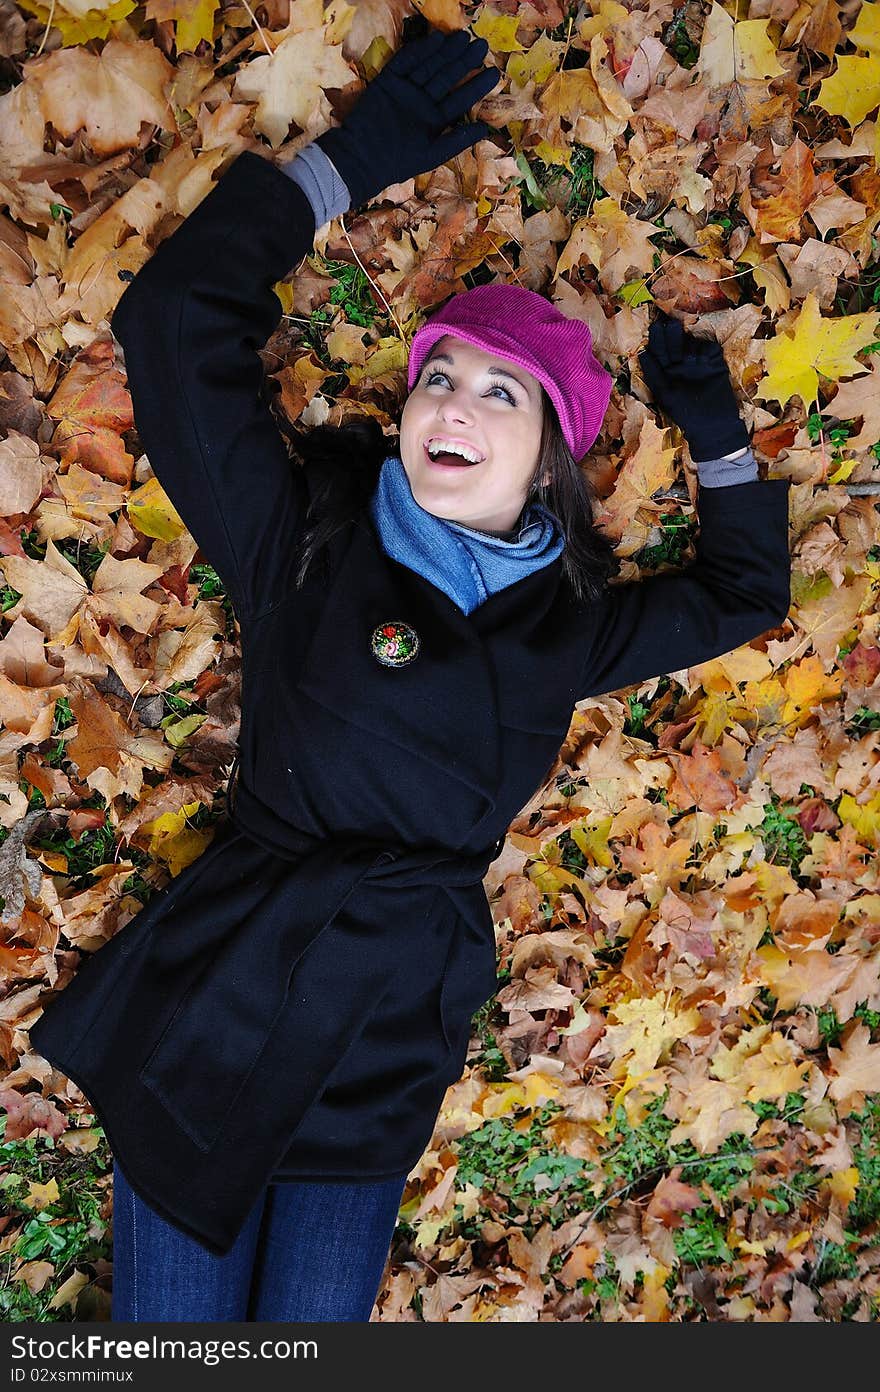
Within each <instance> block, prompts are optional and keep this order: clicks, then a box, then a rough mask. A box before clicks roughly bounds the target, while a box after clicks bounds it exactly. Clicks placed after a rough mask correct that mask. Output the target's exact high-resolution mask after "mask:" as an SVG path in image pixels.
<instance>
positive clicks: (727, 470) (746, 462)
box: [696, 445, 758, 488]
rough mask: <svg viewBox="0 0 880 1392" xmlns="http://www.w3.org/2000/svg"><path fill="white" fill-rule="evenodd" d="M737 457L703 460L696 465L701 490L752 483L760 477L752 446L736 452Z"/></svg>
mask: <svg viewBox="0 0 880 1392" xmlns="http://www.w3.org/2000/svg"><path fill="white" fill-rule="evenodd" d="M736 455H737V457H736V458H734V459H731V458H721V459H701V460H699V461H697V463H696V469H697V478H698V479H699V481H700V487H701V488H726V487H727V486H728V485H729V484H732V483H752V482H754V480H755V479H756V478H757V477H758V461H757V460H756V459H755V456H754V454H753V453H752V447H751V445H746V446H745V447H744V448H743V449H742V450H737V451H736Z"/></svg>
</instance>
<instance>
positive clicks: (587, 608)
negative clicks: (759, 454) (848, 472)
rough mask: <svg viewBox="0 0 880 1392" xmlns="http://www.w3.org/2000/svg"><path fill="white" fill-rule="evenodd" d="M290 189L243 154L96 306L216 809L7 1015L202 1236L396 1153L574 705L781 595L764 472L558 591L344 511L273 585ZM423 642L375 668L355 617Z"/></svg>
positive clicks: (307, 470)
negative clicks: (213, 716) (183, 562)
mask: <svg viewBox="0 0 880 1392" xmlns="http://www.w3.org/2000/svg"><path fill="white" fill-rule="evenodd" d="M314 233H315V223H314V215H313V212H312V209H311V205H310V204H309V202H308V200H307V198H306V197H305V195H304V193H303V192H302V190H301V189H300V188H299V186H298V185H297V184H295V183H294V182H293V181H292V180H291V179H289V178H288V177H287V176H286V175H284V174H283V173H282V172H281V170H280V169H278V168H277V166H276V165H274V164H273V163H271V162H270V161H268V160H266V159H264V158H263V157H261V156H260V155H257V154H255V153H253V152H251V151H246V152H244V153H242V154H240V155H239V156H238V157H237V158H236V159H235V160H234V161H233V162H232V164H231V165H230V166H229V167H228V169H227V171H226V173H225V174H224V175H223V176H222V177H221V178H220V179H219V180H218V181H217V183H216V185H215V186H214V187H213V188H212V190H211V191H210V193H209V194H208V195H207V196H206V197H205V198H204V199H203V200H202V202H201V203H200V204H199V206H198V207H197V208H196V209H195V210H194V211H193V212H192V213H190V215H189V216H188V217H187V218H185V219H184V221H183V222H182V223H181V225H180V226H179V227H178V228H177V229H176V230H175V231H174V233H173V234H172V235H171V236H170V237H167V238H166V239H165V240H164V241H163V242H162V243H161V245H160V246H159V247H158V249H157V250H156V252H155V253H154V254H153V256H152V258H151V259H150V260H149V261H148V262H147V263H146V265H145V266H144V267H143V268H142V269H141V270H140V271H139V272H138V274H137V275H136V277H135V279H134V281H133V282H132V283H131V284H130V286H129V287H128V288H127V289H126V290H125V292H124V294H123V296H122V298H121V300H120V302H119V305H118V307H117V309H116V310H115V312H114V314H113V318H112V327H113V331H114V334H115V335H116V336H117V338H118V339H119V340H120V342H121V343H122V345H123V348H124V350H125V361H126V369H127V372H128V379H129V385H130V389H131V392H132V398H133V402H134V407H135V418H136V422H137V427H138V432H139V435H140V438H141V441H142V443H143V445H144V447H145V449H146V451H147V453H148V455H149V459H150V463H151V465H152V468H153V470H154V472H155V474H156V475H157V477H158V478H159V480H160V482H161V483H162V485H163V487H164V488H165V490H166V492H167V493H168V495H169V497H170V498H171V499H172V501H173V503H174V505H175V507H176V508H177V509H178V511H179V512H180V515H181V516H182V517H183V519H184V520H185V522H186V523H187V526H188V527H189V529H190V531H191V533H192V535H193V536H194V538H195V539H196V541H197V542H198V544H199V546H200V548H201V549H202V551H203V552H204V554H205V556H206V557H207V558H208V560H209V561H210V562H211V563H212V564H213V565H214V566H215V568H216V570H217V571H218V573H219V574H220V576H221V577H222V579H223V581H224V582H225V584H226V587H227V591H228V594H229V596H230V598H231V600H232V602H233V605H234V608H235V611H236V616H237V618H238V620H239V623H240V630H241V651H242V720H241V731H240V741H239V760H240V762H239V770H238V776H237V778H236V780H235V787H234V789H233V794H234V795H233V798H232V806H231V815H230V817H229V818H228V819H223V820H221V822H220V823H219V824H218V828H217V831H216V834H215V838H214V840H213V842H212V843H211V845H210V846H209V847H208V849H207V850H206V851H205V852H204V854H203V855H202V856H201V857H200V858H199V859H198V860H197V861H196V862H195V863H194V864H192V865H190V866H189V867H188V868H187V869H185V870H184V871H183V872H182V873H181V874H179V875H178V876H177V877H176V878H175V879H173V880H172V881H171V883H170V884H168V885H167V886H166V887H165V888H164V889H162V890H160V891H158V892H157V893H155V894H154V895H153V897H152V898H151V900H150V901H149V902H148V903H147V904H146V905H145V906H144V908H143V909H142V910H141V911H140V912H139V913H138V914H137V915H136V916H135V917H134V918H133V919H132V920H131V921H130V922H129V923H128V924H126V925H125V927H124V928H122V929H121V930H120V931H119V932H117V933H116V935H115V936H114V937H113V938H112V939H111V940H110V941H109V942H108V943H107V944H106V945H105V946H104V947H102V948H101V949H100V951H98V952H97V953H95V954H94V955H93V956H92V957H90V958H87V959H85V960H84V961H83V963H82V964H81V966H80V968H79V970H78V972H77V974H76V976H75V977H74V978H73V980H72V981H71V982H70V983H69V984H68V985H67V986H66V987H65V988H64V989H63V990H62V991H61V992H59V993H58V995H57V996H56V997H55V998H54V1000H51V1001H50V1002H49V1003H48V1005H47V1006H46V1008H45V1010H44V1012H43V1014H42V1016H41V1017H40V1019H39V1020H38V1021H37V1023H36V1024H35V1025H34V1026H33V1028H32V1030H31V1041H32V1045H33V1047H34V1049H36V1050H37V1051H38V1052H39V1053H41V1054H43V1055H44V1056H45V1057H46V1058H47V1059H49V1060H50V1061H51V1062H52V1063H53V1064H55V1065H56V1066H57V1067H58V1068H59V1069H61V1070H62V1072H63V1073H64V1074H65V1075H67V1076H68V1077H70V1078H72V1079H73V1081H74V1082H75V1083H76V1084H77V1085H78V1086H79V1087H80V1088H81V1089H82V1091H83V1092H84V1093H85V1094H86V1096H87V1097H88V1098H89V1100H90V1102H91V1103H92V1105H93V1106H94V1108H95V1111H96V1114H97V1116H98V1118H99V1120H100V1122H101V1124H102V1125H103V1127H104V1129H105V1132H106V1134H107V1138H108V1140H109V1143H110V1146H111V1148H112V1150H113V1152H114V1154H115V1156H116V1158H117V1160H118V1162H119V1163H120V1165H121V1166H122V1169H123V1170H124V1171H125V1173H126V1175H127V1177H128V1179H129V1181H130V1182H131V1184H132V1185H133V1186H134V1188H135V1189H136V1190H137V1191H138V1192H139V1193H140V1194H141V1195H142V1197H143V1198H144V1199H145V1200H146V1201H147V1202H148V1203H149V1204H150V1205H151V1206H152V1207H153V1208H154V1209H155V1210H156V1211H157V1212H159V1213H160V1214H161V1215H162V1216H164V1217H165V1218H166V1219H167V1220H168V1221H170V1222H171V1223H173V1224H175V1225H176V1226H177V1227H178V1228H179V1229H180V1230H181V1231H183V1232H186V1233H188V1234H189V1235H190V1236H192V1237H193V1238H195V1239H196V1240H197V1241H198V1242H199V1243H200V1244H201V1245H203V1246H204V1247H205V1248H206V1249H207V1250H209V1251H211V1252H214V1253H215V1254H217V1255H221V1254H223V1253H225V1252H227V1251H228V1250H229V1248H230V1246H231V1245H232V1243H233V1241H234V1240H235V1238H236V1236H237V1234H238V1232H239V1230H240V1228H241V1226H242V1224H243V1222H244V1220H245V1217H246V1216H247V1213H248V1211H249V1210H250V1208H251V1206H252V1205H253V1204H254V1203H255V1202H256V1201H257V1199H258V1197H259V1195H260V1191H261V1188H262V1187H263V1186H264V1185H265V1184H266V1183H267V1182H268V1181H270V1180H279V1179H295V1178H297V1177H305V1176H309V1177H312V1178H321V1179H333V1178H338V1179H349V1180H350V1179H360V1180H369V1179H373V1178H379V1177H383V1176H390V1175H392V1174H401V1173H404V1172H408V1171H409V1170H410V1169H412V1168H413V1166H414V1165H415V1164H416V1163H417V1161H418V1159H419V1157H420V1155H421V1154H422V1152H423V1150H424V1148H425V1146H426V1145H427V1143H428V1142H429V1140H430V1137H431V1134H432V1130H433V1127H434V1124H435V1121H436V1117H437V1113H438V1110H439V1107H440V1104H441V1102H442V1099H443V1096H444V1093H445V1091H446V1089H447V1088H448V1087H449V1085H450V1084H451V1083H452V1082H454V1081H455V1080H456V1079H457V1078H458V1077H459V1076H460V1074H461V1071H462V1068H463V1065H464V1060H465V1057H466V1052H467V1044H468V1037H469V1026H470V1020H471V1016H472V1014H473V1012H474V1011H475V1010H476V1009H477V1008H478V1007H479V1006H480V1005H481V1004H483V1002H485V1001H486V1000H488V999H489V997H490V996H491V995H492V994H493V992H494V990H495V987H496V974H495V941H494V930H493V923H492V915H491V912H490V909H489V904H488V901H487V898H486V893H485V890H484V887H483V884H482V880H483V878H484V876H485V874H486V871H487V869H488V866H489V864H490V863H491V861H492V859H494V857H495V855H496V854H497V853H498V851H499V849H500V846H501V844H502V843H503V839H504V836H505V832H506V830H507V827H508V826H509V824H510V822H511V820H512V819H513V817H514V816H515V815H516V813H517V812H518V811H519V810H520V808H521V807H522V806H523V805H524V804H525V803H526V802H527V801H528V800H529V798H530V797H531V796H532V795H533V793H534V792H535V790H536V788H537V787H539V786H540V785H541V782H542V780H543V778H544V777H545V775H546V774H547V772H548V770H549V769H550V768H551V767H552V765H553V762H554V760H555V758H556V756H557V754H558V750H559V747H560V745H561V744H562V742H563V740H564V739H565V737H566V734H567V732H568V729H569V725H570V722H571V718H572V714H573V709H574V706H575V703H576V702H577V701H579V700H580V699H582V698H584V697H586V696H590V695H595V694H601V693H604V692H607V691H613V690H617V689H619V688H620V687H622V686H627V685H629V684H631V683H633V682H637V681H639V680H641V679H644V678H648V677H652V676H656V675H659V674H662V673H665V672H670V671H676V670H678V669H680V668H682V667H686V666H688V665H691V664H694V663H698V662H702V661H704V660H706V659H708V658H711V657H714V656H717V655H719V654H721V653H725V652H728V651H730V650H731V649H733V648H735V647H737V646H738V645H740V644H742V643H745V642H747V641H748V640H749V639H751V638H754V637H756V636H757V635H759V634H761V633H764V632H766V631H767V630H768V629H769V628H772V627H775V626H776V625H777V624H779V623H780V622H781V621H782V619H783V618H784V616H785V614H786V613H787V610H788V605H789V570H790V567H789V547H788V506H787V499H788V485H787V483H786V482H784V481H776V480H774V481H770V482H766V481H755V482H751V483H743V484H737V485H734V486H732V487H727V488H716V489H704V490H702V492H701V494H700V498H699V502H698V510H699V521H700V536H699V539H698V542H697V548H696V551H697V559H696V562H695V563H694V564H693V565H692V566H691V567H690V569H688V570H687V571H686V572H684V573H681V574H677V575H661V576H656V577H652V578H649V579H646V580H644V581H642V582H640V583H635V584H623V585H617V586H610V587H608V589H607V590H606V592H605V594H604V596H603V598H602V599H601V600H599V601H597V602H595V603H592V604H583V603H579V602H577V600H576V598H575V597H574V595H573V592H572V591H571V589H570V587H569V586H568V584H567V582H565V580H564V577H563V574H562V565H561V559H557V560H556V561H555V562H553V563H551V564H550V565H548V566H546V567H544V568H543V569H541V570H538V571H535V572H533V573H531V574H529V575H526V576H524V577H523V578H522V579H520V580H519V581H517V582H516V583H515V584H513V585H510V586H508V587H507V588H506V589H503V590H500V591H498V592H496V593H494V594H492V595H490V596H489V598H488V599H487V600H486V601H485V602H484V603H483V604H482V605H481V606H479V607H478V608H477V609H476V610H475V611H474V612H473V613H472V614H470V615H469V616H466V615H465V614H463V613H462V612H461V610H460V609H459V608H458V607H457V605H456V604H455V603H454V602H453V601H452V600H451V599H450V598H449V597H448V596H447V595H446V594H445V593H444V592H443V591H441V590H439V589H437V588H435V587H434V586H433V585H432V584H430V583H429V582H428V581H427V580H425V579H424V578H423V577H422V576H420V575H418V574H417V573H415V572H414V571H411V570H409V569H408V568H407V567H405V566H403V565H401V564H400V563H399V562H397V561H395V560H393V559H391V558H389V557H388V556H387V555H386V554H385V553H384V551H383V549H382V546H381V543H380V540H379V537H378V536H377V534H376V532H375V530H374V527H373V525H372V522H371V519H370V518H369V516H368V514H367V513H366V512H364V513H363V514H362V515H361V514H359V515H358V516H357V518H356V519H355V520H354V521H353V522H352V523H350V524H348V525H347V526H346V527H345V528H344V529H342V530H341V531H340V532H338V533H337V535H336V536H335V538H334V539H333V540H332V542H331V548H330V562H331V566H330V571H329V580H328V579H327V577H326V576H322V575H321V574H320V567H313V568H312V571H310V574H309V577H308V578H307V580H306V583H305V585H304V586H303V588H302V589H300V590H297V589H296V588H295V586H294V583H293V577H294V567H295V562H296V545H295V543H296V541H297V538H298V536H299V535H300V534H301V531H302V529H303V527H304V525H305V511H306V507H307V504H308V501H309V498H310V496H311V494H312V491H313V489H314V487H315V484H316V478H315V474H314V469H315V466H313V465H307V466H305V467H297V466H295V465H293V464H292V463H291V461H290V459H289V456H288V451H287V448H286V446H285V444H284V441H283V439H282V437H281V435H280V433H279V431H278V430H277V428H276V425H275V423H274V421H273V419H272V416H271V414H270V411H269V408H268V405H267V404H266V403H265V401H264V399H263V398H262V396H261V382H262V364H261V362H260V359H259V356H258V353H257V349H258V348H261V347H262V346H263V344H264V343H265V341H266V339H267V338H268V337H269V335H270V334H271V333H272V331H273V330H274V328H275V326H276V325H277V323H278V320H279V318H280V314H281V307H280V303H279V301H278V299H277V296H276V295H275V294H274V292H273V290H272V286H273V284H274V283H275V282H277V281H278V280H280V279H282V278H283V277H284V276H285V275H286V274H287V273H288V272H289V270H290V267H291V266H292V265H295V264H297V263H298V262H299V261H300V260H301V259H302V258H303V256H304V255H305V254H306V253H307V252H308V251H309V250H310V249H311V246H312V241H313V238H314ZM388 621H402V622H405V623H407V624H410V625H411V626H412V627H413V628H414V629H415V630H416V632H417V634H418V636H419V639H420V647H419V651H418V654H417V656H416V657H415V659H414V660H412V661H411V662H409V663H407V664H406V665H403V666H398V667H391V666H387V665H383V664H382V663H381V662H380V661H378V660H377V658H376V657H375V656H374V655H373V650H372V647H371V637H372V635H373V633H374V631H375V630H376V629H377V627H379V626H380V625H382V624H383V623H386V622H388Z"/></svg>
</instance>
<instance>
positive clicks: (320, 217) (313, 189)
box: [278, 141, 351, 231]
mask: <svg viewBox="0 0 880 1392" xmlns="http://www.w3.org/2000/svg"><path fill="white" fill-rule="evenodd" d="M278 168H279V169H280V170H281V172H282V173H283V174H286V175H287V176H288V178H290V179H293V181H294V183H296V184H299V186H300V188H301V189H302V191H303V193H304V194H305V196H306V198H307V199H308V200H309V202H310V203H311V205H312V208H313V210H314V213H315V230H316V231H317V229H318V228H319V227H323V226H324V225H325V224H326V223H328V222H331V221H332V219H333V218H335V217H338V216H339V214H340V213H345V212H347V211H348V209H349V208H350V207H351V194H350V193H349V191H348V185H347V184H346V183H345V181H344V180H343V179H342V177H341V175H340V173H339V170H338V169H337V168H336V165H335V164H334V163H333V161H332V160H331V159H330V157H329V155H326V154H325V153H324V151H323V150H322V149H321V147H320V145H316V144H315V142H314V141H312V142H311V144H309V145H306V146H304V147H303V149H302V150H300V152H299V154H298V155H297V156H296V158H295V159H292V160H289V161H288V162H287V163H286V164H279V165H278Z"/></svg>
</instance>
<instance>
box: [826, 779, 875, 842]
mask: <svg viewBox="0 0 880 1392" xmlns="http://www.w3.org/2000/svg"><path fill="white" fill-rule="evenodd" d="M837 815H838V817H839V818H840V820H841V821H842V822H848V823H849V825H850V826H851V827H852V828H853V830H854V831H855V833H856V835H857V836H858V838H859V840H860V841H863V842H865V843H866V844H868V845H871V844H873V845H876V846H880V792H878V793H875V794H874V796H873V797H872V798H869V799H868V801H867V802H862V803H858V802H856V800H855V798H854V797H853V796H852V794H851V793H844V794H843V796H842V797H841V799H840V802H839V803H838V806H837Z"/></svg>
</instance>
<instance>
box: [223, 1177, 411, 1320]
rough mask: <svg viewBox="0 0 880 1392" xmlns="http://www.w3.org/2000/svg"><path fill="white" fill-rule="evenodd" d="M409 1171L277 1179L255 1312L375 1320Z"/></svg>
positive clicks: (257, 1271)
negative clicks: (373, 1176)
mask: <svg viewBox="0 0 880 1392" xmlns="http://www.w3.org/2000/svg"><path fill="white" fill-rule="evenodd" d="M406 1178H407V1177H406V1175H398V1176H396V1177H395V1178H393V1179H383V1180H375V1181H373V1182H368V1183H365V1184H355V1183H330V1182H327V1183H323V1182H316V1181H299V1180H297V1181H292V1182H289V1183H280V1184H270V1185H269V1186H268V1192H267V1198H266V1210H265V1213H264V1217H263V1226H262V1230H261V1233H260V1242H259V1246H258V1250H257V1256H256V1261H255V1264H254V1285H253V1298H252V1313H251V1315H250V1318H251V1319H253V1320H276V1321H291V1322H297V1321H306V1322H308V1321H313V1320H324V1321H360V1322H368V1321H369V1318H370V1314H371V1312H372V1309H373V1305H374V1303H375V1300H376V1296H377V1294H378V1291H379V1286H380V1284H381V1281H382V1273H383V1271H384V1269H385V1263H386V1261H387V1260H388V1252H389V1248H390V1246H391V1239H392V1238H393V1236H394V1229H395V1226H396V1224H397V1215H398V1211H399V1208H400V1200H401V1196H402V1194H403V1190H404V1186H405V1184H406Z"/></svg>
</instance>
